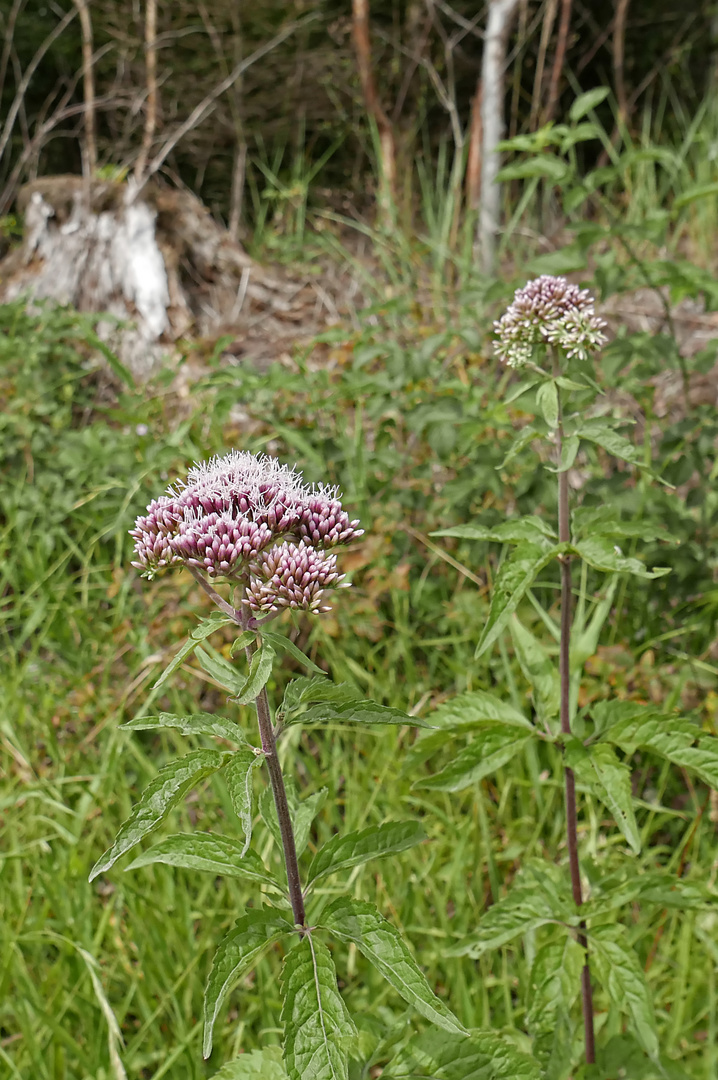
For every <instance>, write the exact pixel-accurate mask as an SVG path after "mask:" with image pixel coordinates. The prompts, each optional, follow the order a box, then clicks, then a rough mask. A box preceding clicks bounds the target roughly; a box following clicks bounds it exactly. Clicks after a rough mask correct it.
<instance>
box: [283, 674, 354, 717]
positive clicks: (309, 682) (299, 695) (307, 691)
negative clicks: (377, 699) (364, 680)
mask: <svg viewBox="0 0 718 1080" xmlns="http://www.w3.org/2000/svg"><path fill="white" fill-rule="evenodd" d="M361 700H362V697H361V694H360V693H359V691H358V690H355V688H354V687H353V686H350V685H349V684H348V683H333V682H332V681H331V680H330V679H328V678H327V677H326V676H324V677H323V678H316V677H315V678H313V679H308V678H306V677H305V676H301V677H300V678H298V679H292V681H291V682H290V683H289V684H288V686H287V689H286V690H285V691H284V699H283V701H282V704H281V706H280V709H279V712H280V713H281V714H282V716H286V715H288V714H289V713H292V712H294V711H296V710H297V709H299V708H300V707H301V706H302V705H311V704H312V703H313V702H314V703H316V702H319V701H331V702H333V703H334V704H336V705H347V704H349V703H350V702H354V701H361Z"/></svg>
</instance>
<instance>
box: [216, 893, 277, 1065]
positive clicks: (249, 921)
mask: <svg viewBox="0 0 718 1080" xmlns="http://www.w3.org/2000/svg"><path fill="white" fill-rule="evenodd" d="M292 929H293V927H292V924H291V923H290V922H289V921H288V920H287V919H285V918H284V916H283V915H280V914H279V912H278V911H273V910H272V909H271V908H262V909H260V910H258V911H254V910H253V911H248V912H247V913H246V914H245V915H243V916H242V917H241V919H237V922H236V923H235V924H234V928H233V929H232V930H230V931H229V933H228V934H227V936H226V937H225V938H224V939H223V940H222V941H221V942H220V945H219V948H218V949H217V952H216V953H215V954H214V959H213V960H212V970H211V971H210V973H209V978H208V979H207V986H206V987H205V991H204V1046H203V1054H204V1057H205V1058H208V1057H209V1055H210V1054H211V1053H212V1035H213V1031H214V1025H215V1021H216V1019H217V1016H218V1014H219V1010H220V1009H221V1008H222V1004H223V1002H224V999H225V998H226V997H227V994H228V993H229V991H230V989H231V988H232V985H233V984H234V983H236V981H237V980H238V979H239V978H240V977H241V976H242V975H244V974H245V972H247V971H249V970H250V969H251V968H253V967H254V965H255V963H256V961H257V960H258V959H259V957H260V956H261V955H262V953H263V952H264V951H265V950H266V949H267V948H268V947H269V946H270V945H271V944H272V943H273V942H275V941H278V940H279V938H281V937H282V936H283V935H284V934H289V933H291V932H292Z"/></svg>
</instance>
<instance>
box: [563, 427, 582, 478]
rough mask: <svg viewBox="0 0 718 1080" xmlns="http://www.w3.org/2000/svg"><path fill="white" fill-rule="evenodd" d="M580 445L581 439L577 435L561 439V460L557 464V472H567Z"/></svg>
mask: <svg viewBox="0 0 718 1080" xmlns="http://www.w3.org/2000/svg"><path fill="white" fill-rule="evenodd" d="M580 445H581V440H580V439H579V437H578V435H569V436H568V438H566V439H564V440H563V442H562V443H561V460H560V462H559V466H558V471H559V472H568V470H569V469H570V468H571V466H572V465H573V463H574V461H575V460H576V454H577V453H578V448H579V447H580Z"/></svg>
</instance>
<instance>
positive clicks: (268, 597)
mask: <svg viewBox="0 0 718 1080" xmlns="http://www.w3.org/2000/svg"><path fill="white" fill-rule="evenodd" d="M361 535H362V530H361V529H360V528H359V522H358V521H355V520H351V519H350V518H349V515H348V514H347V512H346V511H345V510H344V508H343V506H342V503H341V500H340V498H339V495H338V493H337V491H336V490H335V489H334V488H328V487H324V486H310V485H308V484H306V483H305V482H304V481H303V479H302V477H301V475H299V474H298V473H297V472H296V471H295V470H293V469H290V468H288V467H287V466H286V465H283V464H281V463H280V462H279V461H277V460H276V459H274V458H271V457H266V456H263V455H260V456H255V455H253V454H250V453H246V452H237V451H233V452H232V453H230V454H228V455H227V456H225V457H221V458H213V459H212V460H210V461H208V462H204V463H201V464H198V465H196V466H195V467H194V468H192V469H190V471H189V473H188V476H187V479H186V481H185V482H182V483H178V484H176V485H175V486H174V487H172V488H170V489H169V490H168V491H167V493H166V494H165V495H162V496H160V497H159V498H157V499H155V500H153V501H152V502H151V503H150V505H149V506H148V507H147V513H146V514H144V515H142V516H140V517H138V519H137V522H136V524H135V528H134V529H133V530H132V536H133V538H134V541H135V561H134V566H135V567H137V569H139V570H140V571H141V572H142V573H143V575H144V576H146V577H148V578H151V577H153V576H154V575H155V574H157V573H159V572H160V571H164V570H168V569H171V568H184V569H186V570H188V571H189V572H190V573H191V574H192V575H193V576H194V578H195V580H196V581H197V583H198V584H199V585H200V586H201V587H202V589H203V590H204V591H205V592H206V593H207V594H208V596H209V597H210V598H211V599H212V601H213V602H214V604H215V605H216V607H217V611H216V612H215V613H213V614H212V615H211V616H210V617H209V618H206V619H203V620H202V621H201V622H200V625H199V626H198V627H197V629H196V630H195V631H194V632H193V633H192V635H191V636H190V638H189V640H188V641H186V642H185V643H184V645H183V646H182V647H181V648H180V649H179V651H178V652H177V653H176V655H175V657H174V658H173V659H172V661H171V662H170V663H169V665H168V666H167V668H166V669H165V671H164V673H163V674H162V675H161V677H160V679H159V680H158V682H157V683H156V684H155V686H156V687H157V686H161V685H162V684H163V683H164V682H165V680H166V679H168V678H169V677H170V676H171V675H172V673H173V672H174V671H175V670H176V669H177V668H178V667H179V665H180V664H181V663H182V662H183V661H184V660H185V659H186V658H187V657H188V656H189V655H190V654H191V653H192V652H194V653H195V654H196V657H197V659H198V660H199V662H200V664H201V666H202V668H203V669H204V671H205V672H206V673H207V674H208V675H209V676H210V677H211V678H212V679H213V680H214V681H215V682H216V683H217V684H219V685H220V686H221V687H224V688H225V690H226V691H227V693H228V695H229V697H228V705H229V709H228V715H226V716H217V715H215V714H210V713H206V712H200V713H191V714H181V715H178V714H173V713H167V712H162V713H160V714H159V715H158V716H147V717H141V718H139V719H136V720H133V721H131V722H130V723H129V724H127V725H125V726H126V727H129V728H131V729H133V730H156V729H161V728H168V727H170V728H176V729H178V730H179V731H180V732H182V733H183V734H185V735H188V736H191V737H195V738H198V739H204V740H205V742H206V740H207V739H208V738H209V739H211V740H216V739H219V740H220V741H221V744H222V745H221V747H217V746H213V747H208V746H201V747H199V748H197V749H195V750H191V751H190V752H189V753H187V754H185V755H184V756H183V757H181V758H179V759H177V760H175V761H170V762H169V763H168V764H165V765H164V766H163V768H161V769H160V771H159V772H158V774H157V776H156V777H155V779H154V780H153V781H152V782H151V783H150V784H149V785H148V787H147V788H146V789H145V791H144V792H143V794H142V796H141V798H140V801H139V802H138V803H137V805H136V806H135V808H134V810H133V812H132V814H131V815H130V817H129V818H128V819H127V821H125V822H124V824H123V825H122V826H121V828H120V831H119V833H118V834H117V837H116V839H115V842H114V844H113V845H112V847H111V848H110V849H109V850H108V851H106V852H105V853H104V854H103V855H102V856H101V857H100V859H98V861H97V863H96V864H95V866H94V867H93V870H92V874H91V879H92V878H95V877H97V876H98V875H99V874H104V873H107V872H108V871H109V870H110V869H111V868H112V867H113V866H114V864H115V863H116V862H117V860H118V859H120V858H122V857H123V856H124V855H125V854H126V853H127V852H129V851H130V850H131V849H133V848H135V847H136V846H137V845H138V844H139V843H140V841H142V840H144V839H145V837H147V836H149V835H150V834H151V833H152V832H154V830H156V829H157V828H158V827H159V826H160V825H161V824H162V822H163V821H164V820H165V818H166V817H167V815H168V813H169V812H170V811H171V810H172V808H173V807H175V806H176V805H178V804H179V803H180V802H181V801H182V800H183V799H184V797H185V796H186V795H187V794H188V792H189V791H190V790H192V789H195V788H197V787H199V786H200V785H201V784H202V782H203V781H204V780H205V779H206V778H207V777H209V776H211V775H212V774H219V775H221V776H222V777H223V779H224V781H225V784H226V786H227V788H228V791H229V795H230V797H231V801H232V805H233V807H234V811H235V821H234V825H233V827H232V828H231V831H229V832H228V833H227V834H224V833H222V834H218V833H213V832H200V831H195V832H191V833H186V834H185V833H181V834H171V835H166V836H164V837H163V838H162V839H161V840H160V841H159V842H158V843H156V844H154V845H153V846H152V847H149V848H147V849H146V850H144V851H143V852H142V853H141V854H140V855H139V856H137V857H136V858H135V859H134V861H133V862H132V863H131V865H130V866H129V867H127V869H139V868H140V867H144V866H148V865H150V864H153V863H166V864H168V865H170V866H178V867H184V868H188V869H191V870H195V871H198V872H206V873H210V874H213V875H222V876H231V877H233V878H239V879H242V880H244V881H245V882H246V883H247V884H248V885H249V886H251V888H252V889H253V892H254V896H253V904H252V906H251V907H247V908H246V910H245V911H244V912H243V913H241V914H239V917H238V919H237V921H236V923H235V925H234V927H233V928H232V929H231V930H230V931H229V933H228V934H227V935H226V936H225V937H224V938H223V940H221V941H220V942H219V944H218V947H217V950H216V953H215V956H214V960H213V963H212V969H211V971H210V974H209V978H208V981H207V985H206V990H205V1002H204V1021H205V1024H204V1055H205V1057H208V1056H209V1055H210V1054H211V1052H212V1045H213V1032H214V1028H215V1024H216V1022H217V1020H218V1017H219V1015H220V1010H221V1009H222V1005H223V1003H224V1001H225V1000H226V998H227V995H228V994H229V992H230V991H231V990H232V988H233V987H234V985H235V984H236V983H237V982H238V980H240V979H241V978H242V976H244V975H246V974H247V973H248V972H249V971H250V970H251V969H252V968H253V967H254V966H255V965H256V963H257V961H258V959H259V958H260V957H261V956H262V954H263V953H264V952H265V951H266V950H267V949H268V948H270V946H272V945H273V944H275V943H277V942H283V943H284V949H285V952H284V961H283V969H282V980H281V990H282V1000H283V1008H282V1014H281V1023H282V1027H283V1032H284V1039H283V1060H284V1069H286V1074H287V1075H288V1076H289V1078H290V1080H324V1078H326V1080H347V1077H348V1075H349V1073H348V1070H349V1058H350V1055H352V1053H354V1054H356V1052H357V1051H356V1046H357V1039H356V1035H357V1033H356V1028H355V1025H354V1021H353V1020H352V1018H351V1016H350V1014H349V1011H348V1009H347V1006H346V1005H345V1003H344V1000H343V998H342V996H341V993H340V991H339V986H338V983H337V975H336V971H335V967H334V959H333V952H332V950H331V949H330V948H329V944H330V943H332V942H334V943H340V944H346V945H354V946H355V947H356V949H358V950H359V952H360V953H362V954H363V955H364V956H365V957H366V958H367V959H368V960H369V962H370V963H371V964H372V965H373V966H374V967H375V968H376V969H377V970H378V971H379V972H380V973H381V974H382V975H383V976H384V978H386V979H387V980H388V982H389V983H390V984H391V986H392V987H393V988H394V989H395V990H396V991H397V992H398V994H399V995H400V996H401V997H402V998H404V1000H405V1001H406V1002H407V1003H408V1004H409V1005H410V1006H412V1007H413V1008H414V1009H416V1010H417V1011H418V1012H419V1013H420V1014H421V1015H422V1016H424V1017H425V1018H426V1019H428V1020H429V1021H431V1022H433V1023H434V1024H436V1025H438V1026H439V1027H440V1028H443V1029H445V1031H446V1032H450V1033H452V1035H458V1036H463V1035H464V1028H463V1027H462V1025H461V1024H460V1022H459V1021H458V1020H457V1018H456V1017H455V1016H454V1014H453V1013H452V1012H451V1010H450V1009H449V1007H448V1006H447V1005H446V1004H445V1003H444V1002H443V1001H442V1000H441V999H440V998H438V997H437V996H436V995H435V993H434V992H433V990H432V989H431V987H430V986H429V984H428V982H427V980H426V978H425V977H424V975H423V973H422V972H421V970H420V968H419V966H418V965H417V963H416V961H415V960H414V957H413V955H412V953H411V952H410V950H409V948H408V946H407V945H406V943H405V942H404V940H403V938H402V936H401V935H400V933H399V931H398V930H397V929H396V928H395V927H393V926H392V924H391V923H389V922H388V921H387V920H386V919H385V918H384V917H383V916H382V914H381V913H380V912H379V910H378V909H377V908H376V907H375V906H374V905H373V904H370V903H366V902H364V901H360V900H354V899H352V898H351V897H350V896H348V895H347V896H342V895H340V896H339V897H338V898H337V899H335V900H333V901H332V902H331V903H330V904H329V905H328V906H325V905H324V903H323V902H322V900H321V899H319V898H317V897H316V896H315V894H314V888H315V886H316V884H317V882H319V881H320V880H322V879H323V878H326V877H327V876H329V875H333V874H336V873H339V872H342V871H347V870H350V869H351V868H353V867H355V866H358V865H359V864H361V863H364V862H366V861H367V860H369V859H373V858H384V857H386V856H388V855H392V854H394V853H397V852H400V851H404V850H406V849H407V848H409V847H411V846H412V845H415V844H418V843H420V842H421V841H422V840H423V839H424V832H423V830H422V828H421V825H420V824H419V823H418V822H416V821H411V820H405V821H387V822H385V823H383V824H381V825H373V826H369V827H368V828H365V829H362V830H360V831H357V832H350V833H346V834H344V835H336V836H334V837H333V838H332V839H331V840H329V841H328V842H327V843H326V844H325V845H324V846H323V847H320V848H319V849H318V850H317V851H316V852H315V853H314V855H313V857H312V858H311V859H308V858H307V856H306V847H307V844H308V840H309V835H310V829H311V824H312V820H313V818H314V817H315V815H316V813H317V812H318V810H319V809H320V807H321V803H322V800H323V798H324V797H325V796H326V791H324V792H320V793H317V794H315V795H311V796H308V797H307V798H304V799H302V798H301V797H300V796H299V795H298V794H297V793H296V787H295V785H294V784H293V783H292V784H291V785H288V784H286V783H285V779H284V775H283V771H282V767H281V764H280V759H279V754H278V741H279V740H281V736H282V733H283V732H284V731H285V730H286V729H287V728H289V727H291V726H293V725H296V724H305V725H306V724H311V725H315V724H320V723H322V722H327V721H333V722H336V721H342V722H344V723H347V724H352V723H388V724H397V723H399V724H404V723H411V724H413V725H416V724H417V723H418V722H417V721H416V720H415V719H412V718H410V717H408V716H407V715H406V714H405V713H403V712H401V711H400V710H398V709H392V708H388V707H385V706H381V705H377V704H375V703H374V702H368V701H363V700H361V699H360V698H358V697H357V695H356V693H355V692H354V691H353V690H352V688H350V687H347V686H342V685H335V684H334V683H333V682H331V681H330V680H329V678H327V676H326V675H325V673H324V672H323V671H322V670H321V669H320V668H319V667H318V666H317V665H316V664H315V663H314V662H313V661H312V660H310V659H309V658H308V657H307V656H305V655H304V654H303V653H302V652H301V651H300V650H299V649H298V648H297V646H296V645H295V644H294V643H293V642H292V641H291V639H290V638H289V637H287V636H285V635H284V634H282V633H281V632H273V631H270V630H269V629H268V626H269V624H271V623H272V622H273V621H274V620H276V619H277V618H278V617H279V616H281V615H282V613H284V612H285V611H287V610H290V611H297V612H307V613H310V614H312V615H319V614H321V613H322V612H324V611H327V610H329V609H328V605H327V599H328V596H329V595H330V593H331V591H332V590H335V589H337V588H342V587H344V586H345V585H346V582H345V581H344V578H343V575H342V574H341V572H340V569H339V565H338V560H337V549H339V548H341V547H342V546H344V545H346V544H349V543H351V542H352V541H354V540H356V539H357V538H358V537H360V536H361ZM227 627H231V628H233V629H234V631H235V633H236V636H235V638H234V641H233V643H232V645H231V649H230V659H228V658H227V657H226V656H223V655H221V654H220V653H218V652H216V651H214V650H212V649H211V647H210V644H209V638H210V637H211V635H212V634H214V633H215V632H216V631H218V630H220V629H222V628H225V632H226V628H227ZM278 653H281V654H285V655H288V656H290V657H291V658H292V659H293V660H294V662H295V663H299V664H300V665H301V666H303V667H304V668H305V670H307V672H308V675H307V676H303V677H300V678H296V679H294V680H293V681H292V682H290V683H289V685H288V686H287V689H286V692H285V694H284V698H283V700H282V702H281V703H280V704H279V706H278V707H277V708H276V709H274V710H273V709H272V706H271V703H270V700H269V696H268V693H267V683H268V681H269V679H270V676H271V674H272V671H273V668H274V665H275V661H276V658H277V654H278ZM235 658H236V659H235ZM248 704H253V705H254V708H255V711H256V719H257V732H258V736H259V742H258V744H257V743H256V742H255V740H254V739H253V737H252V735H251V733H250V732H247V731H245V730H244V729H243V728H241V727H240V726H239V723H238V719H237V716H236V712H237V706H240V705H248ZM228 747H231V749H229V748H228ZM262 769H266V775H267V777H268V781H269V787H268V789H267V793H268V794H269V792H271V795H270V796H269V798H264V797H261V798H260V799H259V811H260V813H261V815H262V817H263V818H264V820H265V823H266V825H267V827H268V829H269V832H270V833H271V835H272V836H273V837H274V838H275V840H276V842H277V844H278V846H279V848H280V851H281V855H282V860H281V861H282V865H283V873H282V874H281V875H277V874H275V873H274V872H273V871H272V869H271V867H269V866H268V865H266V864H265V862H264V861H263V859H262V858H261V857H260V855H259V854H258V852H257V851H256V850H255V849H254V848H253V847H252V836H253V826H254V821H255V809H256V808H255V797H254V787H255V785H254V775H255V772H256V771H258V770H262ZM278 1068H280V1066H279V1065H278V1063H277V1062H276V1059H275V1058H274V1057H273V1056H271V1054H270V1055H269V1056H268V1057H267V1059H266V1073H267V1075H268V1076H269V1075H276V1070H277V1069H278Z"/></svg>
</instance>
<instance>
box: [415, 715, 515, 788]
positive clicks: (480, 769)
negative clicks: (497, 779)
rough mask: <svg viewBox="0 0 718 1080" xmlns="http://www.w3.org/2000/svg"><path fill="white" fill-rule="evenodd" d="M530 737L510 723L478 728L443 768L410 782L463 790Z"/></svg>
mask: <svg viewBox="0 0 718 1080" xmlns="http://www.w3.org/2000/svg"><path fill="white" fill-rule="evenodd" d="M530 738H531V735H527V734H526V733H525V732H523V731H521V730H517V728H516V727H515V726H514V725H508V724H507V725H504V724H492V725H490V726H487V727H485V728H482V729H480V730H479V731H477V732H476V733H475V734H474V737H473V739H472V741H471V742H470V743H469V745H468V746H465V747H464V748H463V750H460V751H459V753H458V754H456V756H455V757H454V758H453V759H452V760H451V761H450V762H449V764H448V765H447V766H446V768H445V769H442V771H441V772H438V773H436V774H435V775H434V776H430V777H428V778H427V779H426V780H417V782H416V783H415V784H414V785H413V786H414V787H415V788H422V789H429V790H431V791H463V790H464V788H467V787H470V785H471V784H475V783H477V782H478V781H479V780H481V779H483V777H484V776H488V774H489V773H492V772H495V771H496V770H497V769H500V768H501V766H502V765H505V764H506V763H507V762H508V761H511V759H512V758H514V757H515V756H516V755H517V754H518V752H519V751H520V750H522V749H523V747H524V746H525V745H526V743H527V742H528V741H529V739H530Z"/></svg>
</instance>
